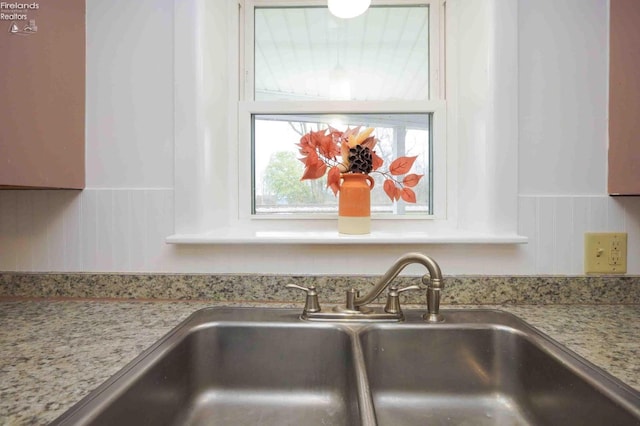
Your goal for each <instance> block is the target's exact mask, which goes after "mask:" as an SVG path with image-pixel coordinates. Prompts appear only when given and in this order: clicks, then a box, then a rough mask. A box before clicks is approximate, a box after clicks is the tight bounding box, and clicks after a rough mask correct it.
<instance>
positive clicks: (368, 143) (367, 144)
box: [360, 136, 377, 151]
mask: <svg viewBox="0 0 640 426" xmlns="http://www.w3.org/2000/svg"><path fill="white" fill-rule="evenodd" d="M376 143H377V141H376V138H374V137H373V136H369V137H368V138H366V139H365V140H364V141H363V142H362V143H361V144H360V146H362V147H363V148H369V149H370V150H371V151H373V148H375V147H376Z"/></svg>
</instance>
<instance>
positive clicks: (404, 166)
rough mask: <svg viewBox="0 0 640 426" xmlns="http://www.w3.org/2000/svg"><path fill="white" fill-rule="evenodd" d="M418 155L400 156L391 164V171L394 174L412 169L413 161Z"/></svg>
mask: <svg viewBox="0 0 640 426" xmlns="http://www.w3.org/2000/svg"><path fill="white" fill-rule="evenodd" d="M416 158H418V156H417V155H416V156H414V157H398V158H397V159H396V160H395V161H394V162H393V163H391V165H390V166H389V173H391V174H392V175H403V174H405V173H407V172H408V171H409V170H411V167H412V166H413V163H414V162H415V161H416Z"/></svg>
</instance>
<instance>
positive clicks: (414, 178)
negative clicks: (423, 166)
mask: <svg viewBox="0 0 640 426" xmlns="http://www.w3.org/2000/svg"><path fill="white" fill-rule="evenodd" d="M422 176H424V175H416V174H410V175H406V176H405V177H404V179H403V180H402V184H403V185H404V186H408V187H414V186H416V185H417V184H418V182H420V179H422Z"/></svg>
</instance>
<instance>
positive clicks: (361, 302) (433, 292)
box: [286, 253, 444, 322]
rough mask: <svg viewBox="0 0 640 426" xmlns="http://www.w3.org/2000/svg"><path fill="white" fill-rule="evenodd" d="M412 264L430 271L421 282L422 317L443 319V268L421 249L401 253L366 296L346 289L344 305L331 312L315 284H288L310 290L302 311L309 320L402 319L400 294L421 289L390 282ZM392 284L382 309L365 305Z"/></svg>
mask: <svg viewBox="0 0 640 426" xmlns="http://www.w3.org/2000/svg"><path fill="white" fill-rule="evenodd" d="M411 264H420V265H423V266H424V267H425V268H427V270H428V271H429V274H425V275H423V276H422V283H423V284H425V285H426V286H427V312H426V313H425V314H424V315H423V318H424V319H425V320H426V321H428V322H441V321H443V317H442V315H441V314H440V292H441V290H442V289H443V288H444V283H443V279H442V272H441V271H440V266H438V264H437V263H436V261H435V260H433V259H432V258H430V257H429V256H425V255H423V254H421V253H407V254H405V255H404V256H402V257H400V258H399V259H398V260H396V262H395V263H394V264H393V265H392V266H391V268H389V270H388V271H387V272H386V273H385V274H384V275H383V276H382V278H380V280H379V281H378V283H377V284H376V285H375V287H373V289H371V291H370V292H369V293H367V294H366V295H365V296H362V297H360V292H359V291H358V290H356V289H353V288H352V289H350V290H347V301H346V304H345V306H344V307H336V308H334V309H333V310H331V311H330V312H329V311H327V312H325V311H322V309H321V308H320V304H319V303H318V293H317V292H316V289H315V287H310V288H305V287H301V286H298V285H294V284H288V285H287V286H286V287H288V288H295V289H298V290H303V291H305V292H306V293H307V301H306V304H305V308H304V310H303V312H302V316H301V317H302V318H303V319H309V320H325V321H332V320H333V321H335V320H346V321H350V320H356V321H363V320H364V321H400V320H402V319H404V315H403V314H402V309H400V302H399V299H398V298H399V294H400V293H402V292H404V291H408V290H419V289H420V288H421V287H419V286H417V285H413V286H409V287H406V288H403V289H398V288H396V287H395V286H391V282H392V281H393V280H394V279H395V278H396V277H397V276H398V274H400V272H402V270H403V269H404V268H406V267H407V266H409V265H411ZM387 287H389V288H390V291H389V295H388V296H387V303H386V306H385V308H384V309H383V310H382V311H379V310H375V309H371V308H368V307H366V305H368V304H369V303H371V302H373V301H374V300H375V299H376V298H377V297H378V296H380V294H381V293H382V292H383V291H384V290H385V289H386V288H387Z"/></svg>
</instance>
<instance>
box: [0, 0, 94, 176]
mask: <svg viewBox="0 0 640 426" xmlns="http://www.w3.org/2000/svg"><path fill="white" fill-rule="evenodd" d="M0 7H3V9H2V10H1V11H0V13H2V14H3V15H2V19H0V57H1V58H0V187H35V188H83V187H84V184H85V170H84V126H85V124H84V123H85V114H84V112H85V1H84V0H55V1H41V2H17V3H16V2H3V3H2V5H1V6H0ZM12 7H13V8H12ZM16 7H18V9H16Z"/></svg>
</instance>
